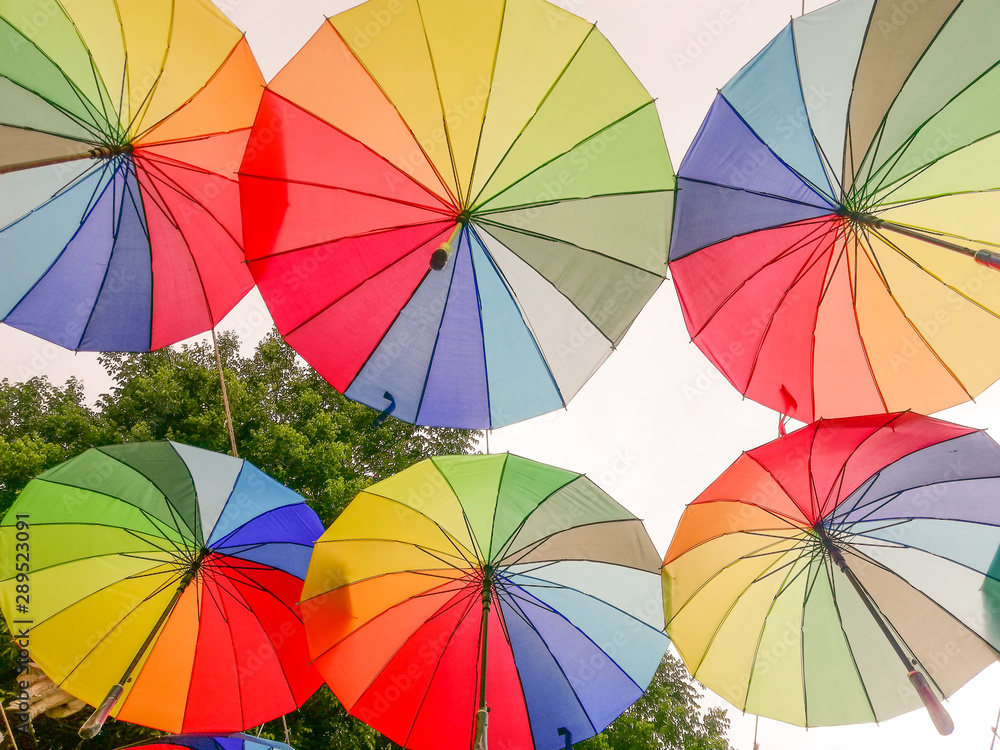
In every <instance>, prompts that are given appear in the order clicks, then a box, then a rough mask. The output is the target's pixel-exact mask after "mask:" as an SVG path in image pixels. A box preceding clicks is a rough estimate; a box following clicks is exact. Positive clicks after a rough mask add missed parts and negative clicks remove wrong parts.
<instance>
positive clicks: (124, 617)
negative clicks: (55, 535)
mask: <svg viewBox="0 0 1000 750" xmlns="http://www.w3.org/2000/svg"><path fill="white" fill-rule="evenodd" d="M140 577H147V576H140ZM133 578H134V576H127V577H126V579H125V580H131V579H133ZM178 580H179V578H178V577H175V576H171V578H170V579H169V580H168V581H166V582H165V583H164V584H162V585H160V586H157V587H156V588H155V589H154V590H153V591H152V592H150V593H149V594H147V595H146V596H145V597H144V598H143V599H142V600H141V601H139V602H138V603H137V604H136V605H135V606H133V607H132V608H131V609H129V610H128V612H127V613H123V614H122V615H121V616H120V617H119V619H118V622H117V623H116V624H115V625H114V626H113V627H112V628H110V629H109V630H108V631H107V632H106V633H105V634H104V635H103V636H101V638H100V639H99V640H98V641H97V643H95V644H94V645H93V646H91V647H90V648H89V649H88V650H87V652H86V653H85V654H84V655H83V656H81V657H79V660H78V661H77V662H76V664H74V665H73V668H72V669H70V670H69V672H67V673H66V676H65V677H64V678H63V679H62V681H61V682H60V684H65V682H66V680H68V679H69V678H70V677H71V676H72V675H73V673H74V672H76V671H77V670H78V669H79V668H80V667H81V666H83V662H84V661H86V660H87V658H89V657H90V655H91V654H93V653H94V652H95V651H96V650H97V649H98V647H100V646H101V645H102V644H103V643H104V642H105V640H107V639H108V638H109V637H111V634H112V633H113V632H114V631H115V630H116V629H117V628H118V626H120V625H121V624H122V623H124V622H125V621H126V620H128V618H129V617H130V616H132V615H133V614H134V613H135V612H136V611H137V610H138V609H139V607H141V606H142V605H143V604H146V603H148V602H150V601H152V600H153V598H154V597H156V596H157V595H159V594H161V593H162V592H164V591H166V590H167V588H169V587H170V586H172V585H174V584H175V583H177V581H178ZM120 582H121V581H114V582H112V583H110V584H108V585H107V586H104V587H102V588H100V589H97V590H96V591H93V592H91V593H90V594H88V595H87V596H88V597H89V596H93V595H94V594H97V593H100V592H101V591H105V590H107V589H108V588H110V587H111V586H113V585H115V584H116V583H120ZM85 598H86V597H85ZM80 601H83V600H82V599H81V600H77V601H76V602H74V603H73V605H70V607H72V606H74V605H75V604H79V603H80ZM66 609H69V607H67V608H66ZM65 611H66V610H60V611H59V612H54V613H53V614H52V615H50V616H49V617H47V618H46V619H45V620H42V622H47V621H48V620H50V619H51V618H52V617H55V616H56V615H58V614H61V613H62V612H65ZM40 624H42V623H36V625H35V626H34V627H37V626H38V625H40Z"/></svg>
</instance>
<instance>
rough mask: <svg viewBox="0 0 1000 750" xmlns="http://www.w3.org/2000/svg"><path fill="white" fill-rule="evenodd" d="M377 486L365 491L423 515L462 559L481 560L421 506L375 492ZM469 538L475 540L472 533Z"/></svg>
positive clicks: (472, 564) (473, 562)
mask: <svg viewBox="0 0 1000 750" xmlns="http://www.w3.org/2000/svg"><path fill="white" fill-rule="evenodd" d="M376 487H377V485H372V486H371V487H368V488H366V489H365V490H364V493H365V494H368V495H372V496H373V497H377V498H380V499H382V500H386V501H388V502H390V503H395V504H396V505H399V506H401V507H403V508H405V509H406V510H408V511H410V512H412V513H416V514H417V515H418V516H421V517H422V518H424V519H426V520H427V521H429V522H430V523H431V524H433V525H434V526H436V527H437V528H438V529H440V531H441V534H442V536H444V538H445V539H447V540H448V543H449V544H451V546H452V547H454V549H455V551H456V552H457V553H458V555H459V556H460V557H461V558H462V559H464V560H465V561H466V562H468V563H469V565H470V566H474V565H477V564H478V562H479V560H478V558H475V557H470V556H469V555H467V554H466V553H467V552H468V553H471V554H472V555H475V550H467V549H466V548H465V545H463V544H459V542H458V541H457V540H456V539H455V538H454V537H453V536H452V534H451V533H450V532H449V531H448V530H447V529H445V528H444V526H442V525H441V524H440V523H439V522H437V521H435V520H434V519H433V518H431V516H429V515H428V514H427V513H425V512H424V511H422V510H420V509H419V508H414V507H413V506H412V505H407V504H406V503H404V502H402V501H401V500H399V499H397V498H394V497H389V496H387V495H383V494H380V493H378V492H375V491H374V490H375V488H376ZM449 487H451V485H449ZM466 529H467V530H469V529H468V523H467V522H466ZM469 538H470V539H473V541H474V538H473V536H472V534H471V533H470V534H469ZM439 551H442V552H443V550H439Z"/></svg>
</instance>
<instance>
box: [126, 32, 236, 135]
mask: <svg viewBox="0 0 1000 750" xmlns="http://www.w3.org/2000/svg"><path fill="white" fill-rule="evenodd" d="M170 25H171V31H170V34H171V37H172V36H173V19H172V18H171V23H170ZM245 39H246V35H245V34H244V35H243V36H241V37H240V38H239V40H238V41H237V42H236V44H234V45H233V46H232V49H230V50H229V52H227V53H226V57H225V58H224V59H223V61H222V62H221V63H220V64H219V66H218V67H217V68H216V69H215V70H214V71H212V75H210V76H209V77H208V80H206V81H205V83H203V84H202V85H201V87H200V88H198V89H197V90H196V91H195V92H194V93H193V94H191V96H189V97H188V98H187V99H186V100H185V101H184V102H183V103H182V104H180V105H179V106H178V107H176V108H175V109H174V110H173V111H172V112H170V114H168V115H166V116H165V117H164V118H163V119H161V120H160V121H159V122H156V123H153V124H152V125H150V126H149V127H148V128H144V129H143V130H142V131H139V132H137V133H136V135H135V138H133V139H131V140H132V141H133V142H138V141H140V140H142V139H143V138H145V137H146V136H148V135H149V134H150V133H151V132H152V131H153V130H155V129H156V128H158V127H159V126H160V125H162V124H163V123H165V122H168V121H169V120H170V119H171V118H173V117H174V116H175V115H176V114H177V113H178V112H180V111H181V110H182V109H184V108H185V107H186V106H187V105H188V104H190V103H191V102H192V101H194V100H195V99H196V98H197V97H198V96H199V95H200V94H201V93H202V92H203V91H204V90H205V89H207V88H208V87H209V86H210V85H211V83H212V82H213V81H214V80H215V79H216V78H218V76H219V74H220V73H221V72H222V71H223V70H224V69H225V67H226V66H227V65H228V64H229V61H230V60H232V59H233V56H234V55H235V54H236V50H237V49H238V48H239V46H240V43H241V42H243V41H244V40H245ZM169 47H170V45H169V43H168V45H167V50H168V53H169ZM166 61H167V56H166V54H165V55H164V58H163V64H164V68H165V66H166ZM162 76H163V68H161V70H160V76H159V77H158V78H157V80H156V82H155V83H154V85H153V89H152V90H151V91H150V93H149V99H150V103H151V101H152V95H153V90H155V88H156V87H157V86H159V80H160V78H162ZM146 109H147V110H148V105H147V107H146ZM129 129H131V123H130V124H129ZM244 129H246V130H249V129H250V128H249V127H248V128H239V130H244ZM171 142H177V141H161V143H171Z"/></svg>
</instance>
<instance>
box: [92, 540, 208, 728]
mask: <svg viewBox="0 0 1000 750" xmlns="http://www.w3.org/2000/svg"><path fill="white" fill-rule="evenodd" d="M207 554H208V550H207V549H202V550H201V552H199V553H198V557H197V558H195V561H194V562H193V563H192V564H191V567H190V568H189V569H188V571H187V573H185V574H184V577H183V578H182V579H181V582H180V583H179V584H178V585H177V590H176V591H175V592H174V595H173V597H171V599H170V603H169V604H167V606H166V608H165V609H164V610H163V613H162V614H161V615H160V618H159V619H158V620H157V621H156V624H155V625H154V626H153V628H152V630H150V631H149V635H147V636H146V640H145V641H143V643H142V646H140V647H139V650H138V651H137V652H136V654H135V657H133V659H132V662H131V663H130V664H129V665H128V667H126V668H125V672H124V674H122V676H121V679H120V680H118V682H117V683H116V684H114V685H112V686H111V689H110V690H109V691H108V694H107V696H105V698H104V701H103V702H102V703H101V705H100V706H98V707H97V710H96V711H94V713H92V714H91V715H90V718H89V719H87V720H86V721H85V722H84V723H83V726H82V727H80V732H79V734H80V736H81V737H83V738H84V739H85V740H89V739H91V738H93V737H96V736H97V735H98V734H100V733H101V730H102V729H103V728H104V722H105V721H107V719H108V715H109V714H110V713H111V709H113V708H114V707H115V704H116V703H117V702H118V699H119V698H121V695H122V693H123V692H125V685H127V684H128V683H129V681H131V679H132V672H134V671H135V668H136V667H137V666H139V662H140V661H142V657H143V656H144V655H145V654H146V651H147V650H148V649H149V647H150V645H152V643H153V641H154V640H155V639H156V636H157V635H158V634H159V632H160V628H162V627H163V624H164V623H165V622H166V621H167V618H168V617H170V613H171V612H173V611H174V607H176V606H177V602H178V601H179V600H180V598H181V594H183V593H184V589H186V588H187V586H188V584H189V583H191V581H192V580H194V577H195V575H197V573H198V570H199V569H200V568H201V563H202V561H203V560H204V559H205V556H206V555H207Z"/></svg>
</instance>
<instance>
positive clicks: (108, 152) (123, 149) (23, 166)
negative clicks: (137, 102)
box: [0, 146, 132, 174]
mask: <svg viewBox="0 0 1000 750" xmlns="http://www.w3.org/2000/svg"><path fill="white" fill-rule="evenodd" d="M131 152H132V147H131V146H102V147H100V148H94V149H91V150H90V151H86V152H84V153H82V154H71V155H68V156H65V155H64V156H50V157H47V158H45V159H34V160H32V161H22V162H19V163H17V164H0V174H9V173H11V172H23V171H25V170H27V169H35V168H37V167H51V166H53V165H55V164H66V163H67V162H71V161H81V160H83V159H109V158H111V157H112V156H118V155H119V154H128V153H131Z"/></svg>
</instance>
